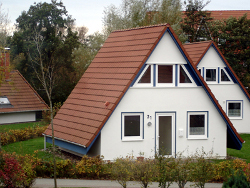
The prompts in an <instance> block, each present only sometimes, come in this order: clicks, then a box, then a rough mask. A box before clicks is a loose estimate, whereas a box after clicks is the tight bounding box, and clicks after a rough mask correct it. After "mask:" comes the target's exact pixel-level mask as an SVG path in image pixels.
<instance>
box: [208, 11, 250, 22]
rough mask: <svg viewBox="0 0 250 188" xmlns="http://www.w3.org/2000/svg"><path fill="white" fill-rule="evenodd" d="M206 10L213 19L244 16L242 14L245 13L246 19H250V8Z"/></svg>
mask: <svg viewBox="0 0 250 188" xmlns="http://www.w3.org/2000/svg"><path fill="white" fill-rule="evenodd" d="M208 12H211V17H212V18H214V19H215V20H221V19H228V18H230V17H236V18H237V19H238V18H239V17H242V16H244V14H247V19H250V10H213V11H208Z"/></svg>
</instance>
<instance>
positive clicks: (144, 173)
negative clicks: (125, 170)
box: [132, 159, 157, 188]
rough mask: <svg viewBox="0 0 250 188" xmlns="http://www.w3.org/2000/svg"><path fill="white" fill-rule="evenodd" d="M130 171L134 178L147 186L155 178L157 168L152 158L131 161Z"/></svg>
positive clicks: (145, 187) (143, 185)
mask: <svg viewBox="0 0 250 188" xmlns="http://www.w3.org/2000/svg"><path fill="white" fill-rule="evenodd" d="M132 171H133V176H134V179H135V180H136V181H138V182H140V184H141V185H142V187H144V188H147V187H148V184H149V183H150V182H152V181H153V179H155V176H156V172H157V168H156V161H155V160H153V159H144V160H136V161H134V162H133V165H132Z"/></svg>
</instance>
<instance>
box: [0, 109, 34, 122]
mask: <svg viewBox="0 0 250 188" xmlns="http://www.w3.org/2000/svg"><path fill="white" fill-rule="evenodd" d="M30 121H36V112H16V113H1V114H0V124H8V123H19V122H30Z"/></svg>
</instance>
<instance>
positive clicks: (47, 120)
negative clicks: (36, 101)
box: [42, 102, 62, 124]
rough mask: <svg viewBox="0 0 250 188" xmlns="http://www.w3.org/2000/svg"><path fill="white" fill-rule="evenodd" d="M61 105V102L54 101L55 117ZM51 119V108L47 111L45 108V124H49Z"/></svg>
mask: <svg viewBox="0 0 250 188" xmlns="http://www.w3.org/2000/svg"><path fill="white" fill-rule="evenodd" d="M61 107H62V103H61V102H58V103H54V105H53V117H55V115H56V114H57V112H58V111H59V110H60V108H61ZM50 121H51V114H50V110H46V111H45V110H44V111H43V119H42V122H43V123H45V124H49V123H50Z"/></svg>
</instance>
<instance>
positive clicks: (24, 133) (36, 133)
mask: <svg viewBox="0 0 250 188" xmlns="http://www.w3.org/2000/svg"><path fill="white" fill-rule="evenodd" d="M46 128H47V126H43V127H39V126H36V127H34V128H31V127H27V128H25V129H19V130H9V131H8V132H4V133H0V134H1V144H2V146H3V145H7V144H10V143H14V142H19V141H24V140H28V139H32V138H36V137H41V136H42V133H43V132H44V131H45V130H46Z"/></svg>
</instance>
